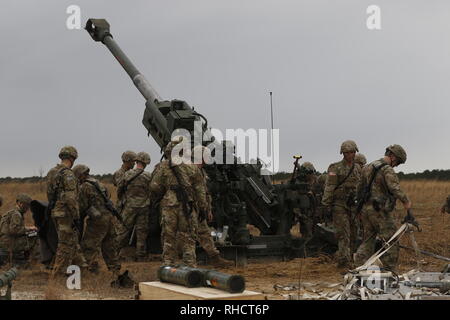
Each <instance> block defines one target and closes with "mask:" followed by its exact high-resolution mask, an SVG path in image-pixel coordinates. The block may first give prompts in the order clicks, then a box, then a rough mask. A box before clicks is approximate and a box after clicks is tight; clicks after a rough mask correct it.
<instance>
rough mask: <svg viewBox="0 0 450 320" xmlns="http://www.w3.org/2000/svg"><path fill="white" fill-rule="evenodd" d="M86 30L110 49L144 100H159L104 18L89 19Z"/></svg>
mask: <svg viewBox="0 0 450 320" xmlns="http://www.w3.org/2000/svg"><path fill="white" fill-rule="evenodd" d="M86 30H87V31H88V32H89V34H90V35H91V37H92V39H94V40H95V41H101V42H102V43H103V44H104V45H105V46H106V47H107V48H108V49H109V51H111V53H112V54H113V56H114V57H115V58H116V59H117V61H119V63H120V65H121V66H122V67H123V68H124V69H125V71H126V72H127V73H128V75H129V76H130V78H131V80H133V83H134V84H135V86H136V87H137V88H138V90H139V91H140V92H141V94H142V95H143V96H144V98H145V99H146V100H150V101H155V100H161V97H160V96H159V95H158V93H157V92H156V91H155V89H153V87H152V86H151V85H150V83H149V82H148V81H147V79H145V77H144V76H143V75H142V74H141V73H140V72H139V70H138V69H137V68H136V67H135V66H134V64H133V63H132V62H131V60H130V59H129V58H128V57H127V55H126V54H125V53H124V52H123V51H122V49H120V47H119V45H118V44H117V43H116V42H115V41H114V39H113V36H112V34H111V33H110V32H109V23H108V21H106V20H105V19H89V20H88V21H87V23H86Z"/></svg>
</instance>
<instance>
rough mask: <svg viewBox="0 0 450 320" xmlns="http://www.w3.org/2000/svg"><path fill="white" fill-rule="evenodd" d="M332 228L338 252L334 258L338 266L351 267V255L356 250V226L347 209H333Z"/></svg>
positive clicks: (342, 207)
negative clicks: (334, 231)
mask: <svg viewBox="0 0 450 320" xmlns="http://www.w3.org/2000/svg"><path fill="white" fill-rule="evenodd" d="M333 226H334V229H335V230H336V240H337V242H338V251H337V252H336V258H337V260H338V263H339V264H342V265H348V266H351V265H352V264H353V257H352V256H353V253H354V252H355V250H356V224H355V223H354V221H353V215H352V212H351V210H350V209H349V208H347V207H345V206H339V205H337V206H334V207H333Z"/></svg>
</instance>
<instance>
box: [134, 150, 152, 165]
mask: <svg viewBox="0 0 450 320" xmlns="http://www.w3.org/2000/svg"><path fill="white" fill-rule="evenodd" d="M135 160H136V161H139V162H142V163H144V164H145V165H149V164H150V155H149V154H148V153H147V152H143V151H142V152H139V153H138V154H137V155H136V158H135Z"/></svg>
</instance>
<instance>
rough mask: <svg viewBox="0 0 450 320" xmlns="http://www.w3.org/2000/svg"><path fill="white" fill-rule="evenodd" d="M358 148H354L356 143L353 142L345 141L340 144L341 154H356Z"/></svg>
mask: <svg viewBox="0 0 450 320" xmlns="http://www.w3.org/2000/svg"><path fill="white" fill-rule="evenodd" d="M358 151H359V150H358V147H357V146H356V142H355V141H353V140H346V141H344V142H342V144H341V154H343V153H344V152H358Z"/></svg>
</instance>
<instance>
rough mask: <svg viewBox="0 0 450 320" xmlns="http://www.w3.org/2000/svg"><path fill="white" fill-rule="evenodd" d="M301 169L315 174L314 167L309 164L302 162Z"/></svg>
mask: <svg viewBox="0 0 450 320" xmlns="http://www.w3.org/2000/svg"><path fill="white" fill-rule="evenodd" d="M300 167H301V168H304V169H306V170H307V171H310V172H316V168H314V165H313V164H312V163H311V162H308V161H306V162H303V163H302V165H301V166H300Z"/></svg>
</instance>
